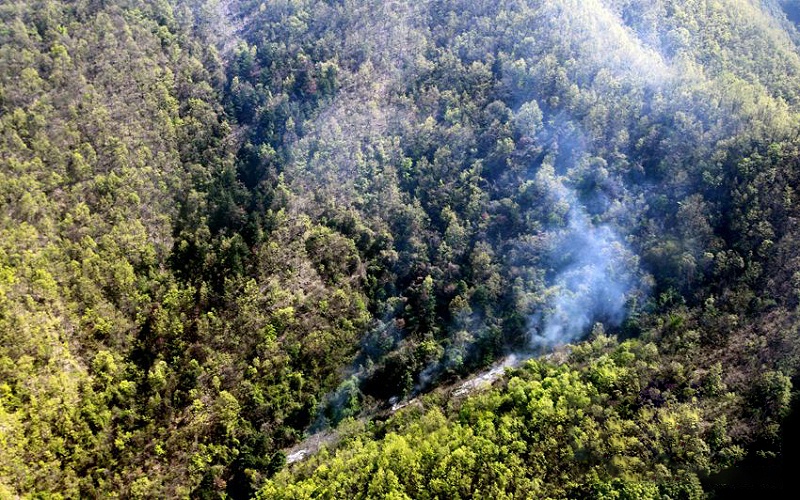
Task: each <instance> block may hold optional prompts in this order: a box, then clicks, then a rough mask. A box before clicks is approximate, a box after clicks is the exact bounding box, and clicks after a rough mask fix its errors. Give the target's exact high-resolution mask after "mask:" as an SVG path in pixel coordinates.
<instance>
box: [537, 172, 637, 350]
mask: <svg viewBox="0 0 800 500" xmlns="http://www.w3.org/2000/svg"><path fill="white" fill-rule="evenodd" d="M547 184H549V188H550V189H551V192H552V193H554V198H556V202H557V203H564V204H567V205H569V207H570V208H569V209H568V211H567V214H566V217H565V218H566V223H565V224H564V226H563V227H560V228H558V229H556V230H555V231H553V233H552V234H551V235H550V237H549V239H550V242H551V243H550V245H549V249H548V252H547V253H548V255H547V257H546V261H548V262H549V263H551V265H552V266H553V267H552V272H551V274H552V278H551V279H550V280H549V281H550V283H551V285H550V286H549V287H548V290H547V292H546V297H547V298H546V300H545V305H544V307H543V308H542V310H541V311H539V312H537V313H534V314H533V315H532V316H531V317H530V335H531V336H530V343H531V345H530V347H531V348H533V349H534V350H547V349H551V348H553V347H555V346H557V345H559V344H564V343H568V342H573V341H575V340H578V339H580V338H581V337H582V336H584V335H585V334H586V333H587V332H588V330H589V329H590V327H591V326H592V325H593V324H594V323H596V322H599V323H602V324H604V325H606V326H610V327H616V326H619V325H620V324H622V322H623V321H624V319H625V318H626V316H627V314H628V303H629V300H630V298H632V297H634V296H636V295H638V294H641V293H642V292H643V291H644V290H645V289H646V288H647V287H646V286H645V285H644V281H643V280H642V278H641V276H642V274H641V272H640V271H639V270H638V258H637V257H636V256H635V255H634V254H633V253H632V252H631V251H630V250H629V249H628V248H627V246H626V245H625V243H624V242H623V241H622V240H621V239H620V238H619V236H617V234H616V233H615V231H614V230H613V229H612V228H611V227H610V226H609V225H606V224H600V225H595V224H593V223H592V221H591V220H590V218H589V216H588V214H587V213H586V210H585V209H584V208H583V206H581V205H580V204H579V203H578V200H577V197H576V195H575V193H574V192H573V191H572V190H570V189H569V188H567V187H566V186H565V185H564V184H563V182H562V181H560V180H556V179H554V178H552V177H551V178H549V179H547Z"/></svg>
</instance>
